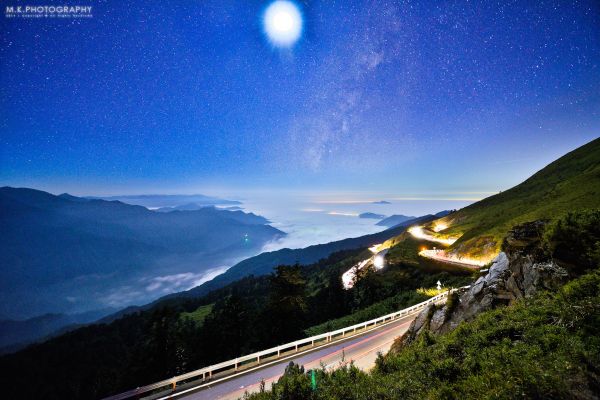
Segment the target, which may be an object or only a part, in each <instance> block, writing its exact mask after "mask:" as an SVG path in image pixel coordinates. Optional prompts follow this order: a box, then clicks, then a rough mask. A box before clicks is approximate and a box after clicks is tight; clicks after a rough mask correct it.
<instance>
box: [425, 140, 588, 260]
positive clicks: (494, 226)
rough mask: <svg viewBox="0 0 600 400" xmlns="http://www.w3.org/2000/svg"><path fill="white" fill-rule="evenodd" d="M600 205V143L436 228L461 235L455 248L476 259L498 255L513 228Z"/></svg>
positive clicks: (444, 220) (470, 207)
mask: <svg viewBox="0 0 600 400" xmlns="http://www.w3.org/2000/svg"><path fill="white" fill-rule="evenodd" d="M597 207H600V139H596V140H594V141H592V142H590V143H588V144H586V145H584V146H582V147H580V148H578V149H576V150H574V151H572V152H570V153H568V154H566V155H565V156H563V157H561V158H559V159H558V160H556V161H554V162H553V163H551V164H550V165H548V166H547V167H545V168H543V169H542V170H540V171H539V172H537V173H536V174H535V175H533V176H532V177H530V178H529V179H527V180H526V181H525V182H523V183H521V184H519V185H517V186H515V187H514V188H512V189H510V190H507V191H505V192H501V193H499V194H497V195H494V196H490V197H488V198H486V199H484V200H482V201H479V202H477V203H475V204H472V205H470V206H468V207H465V208H463V209H461V210H459V211H457V212H454V213H452V214H450V215H448V216H446V217H444V218H441V219H438V220H436V221H435V222H433V223H432V225H434V224H440V223H443V224H445V225H447V226H448V228H447V229H445V230H443V231H441V232H440V233H439V234H440V235H443V236H461V235H462V236H461V237H460V239H459V240H457V241H456V243H454V245H452V246H451V248H450V249H451V250H454V251H456V252H457V253H460V254H464V255H469V256H472V257H482V258H485V257H489V256H491V255H493V254H495V253H497V252H498V250H499V249H500V244H501V242H502V238H503V237H504V235H505V234H506V232H507V231H508V230H509V229H510V228H511V227H512V226H514V225H517V224H519V223H522V222H527V221H532V220H536V219H556V218H558V217H560V216H562V215H564V214H566V213H567V212H568V211H571V210H577V209H584V208H597Z"/></svg>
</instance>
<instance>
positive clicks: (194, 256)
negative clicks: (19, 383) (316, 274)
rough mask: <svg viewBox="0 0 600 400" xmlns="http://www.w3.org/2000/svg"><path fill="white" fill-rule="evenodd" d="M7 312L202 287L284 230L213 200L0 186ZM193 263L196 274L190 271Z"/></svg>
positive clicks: (139, 298)
mask: <svg viewBox="0 0 600 400" xmlns="http://www.w3.org/2000/svg"><path fill="white" fill-rule="evenodd" d="M0 210H1V214H0V235H1V236H2V238H3V240H2V242H1V243H0V265H2V266H3V268H2V270H1V271H0V315H2V316H3V318H5V319H19V320H23V319H26V318H30V317H34V316H37V315H41V314H46V313H69V314H71V313H82V312H87V311H91V310H95V309H105V308H107V307H122V306H126V305H128V304H132V303H134V302H135V303H138V304H139V303H145V302H147V301H149V300H152V299H153V298H157V297H159V296H161V295H164V294H166V293H169V292H171V291H173V289H175V290H177V289H179V290H181V289H184V288H186V287H191V286H194V285H197V284H198V283H199V282H202V281H203V280H206V279H208V278H210V277H211V276H212V275H214V274H216V273H218V271H219V270H220V269H217V270H214V268H215V267H216V266H221V265H228V264H229V265H231V264H232V263H233V262H234V261H235V260H236V259H238V260H239V259H240V258H244V257H247V256H249V255H252V254H253V253H254V254H255V253H256V252H258V251H259V250H260V249H261V248H262V246H263V245H264V244H265V243H266V242H268V241H271V240H274V239H276V238H279V237H281V236H282V235H284V233H283V232H281V231H279V230H278V229H275V228H273V227H271V226H269V225H267V222H268V221H267V220H266V219H264V218H262V217H259V216H256V215H254V214H246V213H244V212H241V211H228V210H220V209H217V208H214V207H205V208H200V209H198V210H194V211H176V212H168V213H159V212H154V211H151V210H148V209H147V208H145V207H141V206H136V205H130V204H125V203H122V202H120V201H107V200H100V199H90V198H80V197H75V196H71V195H68V194H63V195H60V196H55V195H52V194H50V193H46V192H43V191H39V190H33V189H22V188H20V189H19V188H11V187H3V188H0ZM190 271H191V272H190Z"/></svg>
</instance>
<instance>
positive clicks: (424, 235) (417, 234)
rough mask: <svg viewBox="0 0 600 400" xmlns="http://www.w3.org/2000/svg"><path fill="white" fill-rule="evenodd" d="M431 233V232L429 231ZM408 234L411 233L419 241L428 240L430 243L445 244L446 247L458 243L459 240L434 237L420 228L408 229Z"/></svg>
mask: <svg viewBox="0 0 600 400" xmlns="http://www.w3.org/2000/svg"><path fill="white" fill-rule="evenodd" d="M429 232H431V231H429ZM408 233H410V234H411V235H413V236H414V237H416V238H417V239H423V240H427V241H430V242H438V243H443V244H446V245H448V246H449V245H451V244H453V243H454V242H456V241H457V240H458V238H447V239H445V238H440V237H436V236H433V235H431V234H429V233H427V232H425V230H424V229H423V228H422V227H420V226H413V227H411V228H409V229H408Z"/></svg>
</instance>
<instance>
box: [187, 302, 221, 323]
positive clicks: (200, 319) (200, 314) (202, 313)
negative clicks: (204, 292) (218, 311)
mask: <svg viewBox="0 0 600 400" xmlns="http://www.w3.org/2000/svg"><path fill="white" fill-rule="evenodd" d="M213 306H214V304H208V305H205V306H200V307H198V308H197V309H196V310H195V311H192V312H183V313H181V314H180V316H179V318H181V319H182V320H183V319H186V318H189V319H191V320H192V321H194V323H195V324H196V326H197V327H201V326H202V325H203V324H204V320H205V319H206V317H207V316H208V314H210V312H211V311H212V309H213Z"/></svg>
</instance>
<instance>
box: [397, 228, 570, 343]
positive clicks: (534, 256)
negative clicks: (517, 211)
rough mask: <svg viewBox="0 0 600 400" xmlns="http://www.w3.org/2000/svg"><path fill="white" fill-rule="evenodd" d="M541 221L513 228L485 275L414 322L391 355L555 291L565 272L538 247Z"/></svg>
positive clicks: (565, 275) (429, 308)
mask: <svg viewBox="0 0 600 400" xmlns="http://www.w3.org/2000/svg"><path fill="white" fill-rule="evenodd" d="M544 225H545V222H544V221H536V222H531V223H526V224H523V225H519V226H516V227H514V228H513V229H512V230H511V231H510V232H509V234H508V235H507V237H506V238H505V239H504V242H503V245H502V252H501V253H500V254H499V255H498V256H497V257H496V258H495V259H494V261H493V262H492V265H491V266H490V268H489V270H488V272H487V274H486V275H485V276H482V277H480V278H479V279H478V280H477V281H476V282H475V283H474V284H473V285H471V287H470V288H469V289H466V290H464V291H463V292H462V293H454V294H452V295H450V296H449V298H448V301H447V302H446V304H445V305H444V306H442V307H440V306H437V307H436V306H435V305H430V306H429V307H428V308H426V309H425V310H423V311H422V312H421V313H420V314H419V316H418V317H417V318H416V319H415V320H414V321H413V323H412V324H411V326H410V328H409V330H408V331H407V332H406V333H405V334H404V336H402V337H401V338H399V339H398V340H397V341H396V343H394V346H393V347H392V351H397V350H399V349H400V348H402V347H403V346H405V345H407V344H409V343H410V342H412V341H414V340H415V339H416V338H417V337H418V336H419V335H420V334H421V333H423V332H424V331H429V332H431V333H435V334H438V333H444V332H448V331H450V330H453V329H454V328H456V326H458V324H459V323H461V322H462V321H468V320H471V319H473V318H474V317H475V316H477V315H478V314H479V313H481V312H483V311H487V310H490V309H492V308H495V307H498V306H505V305H509V304H511V303H513V302H514V301H517V300H519V299H521V298H523V297H528V296H531V295H533V294H534V293H535V292H537V291H539V290H556V289H558V288H559V287H560V286H562V285H563V284H564V283H565V282H566V280H567V277H568V274H567V271H566V270H565V269H563V268H562V267H560V266H559V265H558V264H556V263H555V262H554V261H552V260H551V259H549V258H548V257H547V256H546V255H545V253H544V251H543V249H542V246H541V234H542V231H543V228H544Z"/></svg>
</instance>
